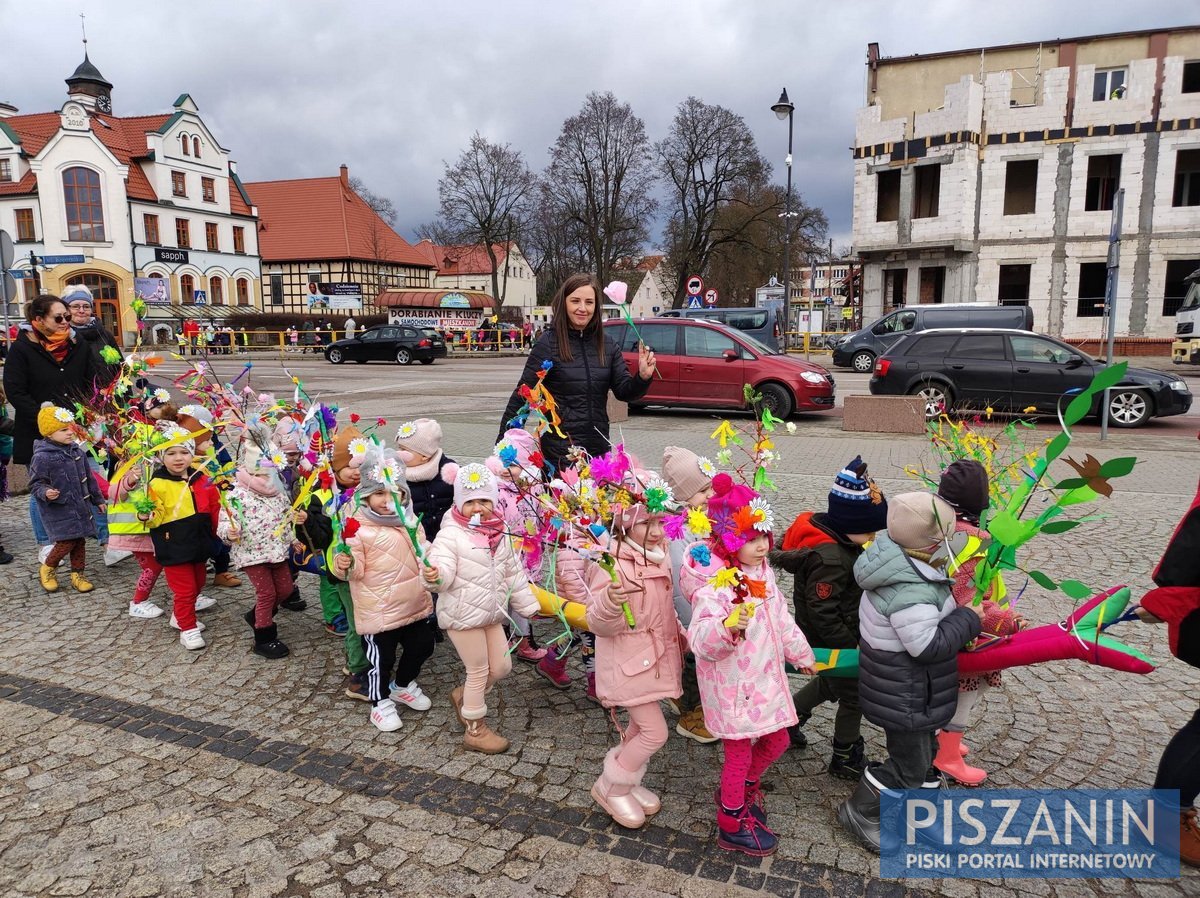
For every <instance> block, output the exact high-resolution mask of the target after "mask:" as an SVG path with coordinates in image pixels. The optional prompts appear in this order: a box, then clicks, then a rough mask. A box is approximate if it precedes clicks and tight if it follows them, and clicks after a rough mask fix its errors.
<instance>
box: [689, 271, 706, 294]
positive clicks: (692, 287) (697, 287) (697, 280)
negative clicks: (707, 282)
mask: <svg viewBox="0 0 1200 898" xmlns="http://www.w3.org/2000/svg"><path fill="white" fill-rule="evenodd" d="M703 290H704V279H703V278H701V277H700V275H698V274H693V275H692V276H691V277H690V278H688V280H687V293H688V296H699V295H700V294H701V292H703Z"/></svg>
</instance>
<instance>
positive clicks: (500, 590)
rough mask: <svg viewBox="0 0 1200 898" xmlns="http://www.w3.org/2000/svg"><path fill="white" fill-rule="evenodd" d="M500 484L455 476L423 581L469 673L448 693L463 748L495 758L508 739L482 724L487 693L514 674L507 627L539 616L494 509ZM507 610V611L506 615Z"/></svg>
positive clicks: (479, 472)
mask: <svg viewBox="0 0 1200 898" xmlns="http://www.w3.org/2000/svg"><path fill="white" fill-rule="evenodd" d="M498 492H499V485H498V483H497V480H496V475H495V474H493V473H492V472H491V471H490V470H488V468H487V467H485V466H484V465H475V464H472V465H464V466H463V467H462V468H459V469H458V470H457V472H456V473H455V475H454V506H453V507H452V508H451V509H450V516H449V517H448V518H446V519H445V520H444V521H443V522H442V528H441V530H439V531H438V535H437V538H436V539H435V540H434V541H433V548H432V549H431V550H430V552H429V562H430V565H431V567H429V568H426V570H425V580H426V582H427V583H428V584H429V586H430V588H436V589H437V592H438V605H437V616H438V625H439V626H440V627H441V628H442V629H443V630H445V631H446V634H447V635H448V636H449V637H450V642H451V643H453V645H454V648H455V651H457V652H458V654H459V657H460V658H462V661H463V665H464V666H465V667H466V669H467V680H466V684H465V685H464V686H458V687H456V688H455V689H453V690H452V691H451V693H450V699H451V701H452V702H453V703H454V708H455V711H456V712H457V714H458V719H459V721H460V722H461V723H462V725H463V726H464V727H465V729H466V735H465V736H464V737H463V747H464V748H466V749H468V750H470V751H479V752H484V753H485V754H498V753H500V752H503V751H506V750H507V749H508V744H509V743H508V740H507V739H505V738H504V737H503V736H501V735H500V734H498V733H495V732H493V731H492V730H491V729H490V728H489V727H488V725H487V724H486V723H485V722H484V719H483V718H484V717H485V716H486V715H487V705H486V704H485V703H484V695H485V694H486V693H487V692H488V691H489V690H490V689H491V688H492V687H493V686H494V685H495V684H496V682H497V681H498V680H501V679H503V678H504V677H505V676H507V675H508V673H509V672H510V671H511V670H512V660H511V659H510V658H509V652H508V640H507V639H506V638H505V635H504V626H503V624H504V622H505V621H511V620H512V614H513V613H514V612H515V613H517V614H521V615H523V616H525V617H531V616H533V615H534V614H537V612H538V607H539V606H538V602H537V599H535V598H534V597H533V593H532V592H531V591H530V589H529V581H528V580H527V579H526V575H525V567H524V565H523V564H522V563H521V560H520V559H519V558H518V557H517V553H516V552H515V551H514V550H513V545H512V540H511V539H510V538H509V537H508V535H507V534H506V532H505V525H504V519H503V518H502V517H501V516H500V515H499V513H498V511H497V504H498ZM510 609H511V610H510Z"/></svg>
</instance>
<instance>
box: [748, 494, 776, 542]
mask: <svg viewBox="0 0 1200 898" xmlns="http://www.w3.org/2000/svg"><path fill="white" fill-rule="evenodd" d="M749 508H750V510H751V512H752V513H753V517H754V524H753V527H754V529H755V530H757V531H759V532H760V533H771V532H773V531H774V530H775V513H774V512H773V511H772V510H771V506H770V505H768V504H767V500H766V499H764V498H762V496H759V497H758V498H756V499H751V500H750V505H749Z"/></svg>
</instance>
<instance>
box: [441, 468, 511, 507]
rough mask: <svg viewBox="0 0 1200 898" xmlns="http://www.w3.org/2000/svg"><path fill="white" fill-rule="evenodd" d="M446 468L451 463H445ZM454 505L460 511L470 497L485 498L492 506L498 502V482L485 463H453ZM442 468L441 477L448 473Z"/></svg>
mask: <svg viewBox="0 0 1200 898" xmlns="http://www.w3.org/2000/svg"><path fill="white" fill-rule="evenodd" d="M446 467H447V468H449V467H451V465H447V466H446ZM453 467H454V468H455V469H456V470H455V471H454V475H453V476H454V507H455V508H457V509H458V510H459V511H460V512H461V511H462V508H463V506H464V505H466V504H467V503H468V502H470V501H471V500H472V499H487V500H489V501H490V502H491V503H492V505H493V506H496V505H497V504H499V502H500V484H499V482H498V481H497V480H496V475H495V474H493V473H492V472H491V471H490V470H488V468H487V466H486V465H480V464H469V465H462V466H458V465H454V466H453ZM449 473H450V472H449V471H447V470H445V469H443V474H442V476H443V477H446V476H448V475H449Z"/></svg>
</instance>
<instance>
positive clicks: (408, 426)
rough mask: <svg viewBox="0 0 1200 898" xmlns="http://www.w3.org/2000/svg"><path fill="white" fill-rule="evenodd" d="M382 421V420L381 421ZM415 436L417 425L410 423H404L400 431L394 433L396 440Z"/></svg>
mask: <svg viewBox="0 0 1200 898" xmlns="http://www.w3.org/2000/svg"><path fill="white" fill-rule="evenodd" d="M381 420H382V419H381ZM416 435H417V425H416V424H415V423H414V422H412V421H405V422H404V423H403V424H401V425H400V429H399V430H397V431H396V439H397V440H404V439H407V438H408V437H412V436H416Z"/></svg>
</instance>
